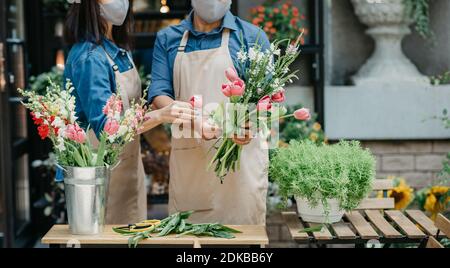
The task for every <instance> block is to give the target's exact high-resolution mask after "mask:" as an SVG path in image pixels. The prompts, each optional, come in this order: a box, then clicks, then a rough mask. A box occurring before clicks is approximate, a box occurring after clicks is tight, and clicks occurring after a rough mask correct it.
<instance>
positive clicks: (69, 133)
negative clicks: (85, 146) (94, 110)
mask: <svg viewBox="0 0 450 268" xmlns="http://www.w3.org/2000/svg"><path fill="white" fill-rule="evenodd" d="M66 137H67V138H69V139H70V140H73V141H74V142H77V143H84V142H85V141H86V133H85V132H84V130H83V129H82V128H81V127H80V126H78V125H77V124H72V125H68V126H67V128H66Z"/></svg>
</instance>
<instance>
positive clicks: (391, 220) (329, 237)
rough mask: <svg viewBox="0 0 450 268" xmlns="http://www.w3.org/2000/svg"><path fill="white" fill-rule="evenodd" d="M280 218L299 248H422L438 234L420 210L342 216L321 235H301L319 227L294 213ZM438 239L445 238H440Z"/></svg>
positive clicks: (324, 229) (325, 228)
mask: <svg viewBox="0 0 450 268" xmlns="http://www.w3.org/2000/svg"><path fill="white" fill-rule="evenodd" d="M282 215H283V218H284V220H285V222H286V225H287V226H288V228H289V232H290V234H291V236H292V238H293V239H294V240H295V241H296V242H297V243H299V244H310V245H311V244H316V245H317V246H319V247H321V246H326V245H327V244H355V246H356V247H364V245H365V244H367V243H368V242H370V241H372V242H373V243H380V244H384V246H385V247H388V246H390V245H391V244H399V243H419V244H420V246H421V247H425V245H426V242H427V240H428V238H429V237H430V236H436V235H437V234H438V228H436V227H435V226H434V223H433V221H432V220H431V219H429V218H428V217H427V216H426V215H425V214H424V213H423V212H422V211H420V210H406V211H405V212H401V211H398V210H362V211H360V210H355V211H352V212H349V213H346V214H345V215H344V218H343V219H342V220H341V221H340V222H338V223H334V224H327V225H326V226H325V227H324V228H322V230H321V231H320V232H313V233H300V232H299V231H300V230H303V229H305V228H308V227H314V226H317V225H318V224H315V223H308V222H304V221H303V220H302V219H301V218H299V217H298V215H297V213H296V212H283V214H282ZM440 234H441V233H439V237H444V235H440Z"/></svg>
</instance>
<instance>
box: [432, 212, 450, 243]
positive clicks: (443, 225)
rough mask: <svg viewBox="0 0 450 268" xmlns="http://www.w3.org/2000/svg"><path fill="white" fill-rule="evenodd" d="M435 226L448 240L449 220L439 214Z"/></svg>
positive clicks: (449, 234)
mask: <svg viewBox="0 0 450 268" xmlns="http://www.w3.org/2000/svg"><path fill="white" fill-rule="evenodd" d="M435 225H436V226H437V228H439V230H441V232H442V233H444V234H445V235H446V236H447V237H448V238H450V220H449V219H447V218H446V217H444V215H442V214H439V215H438V216H437V217H436V221H435Z"/></svg>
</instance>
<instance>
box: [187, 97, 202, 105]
mask: <svg viewBox="0 0 450 268" xmlns="http://www.w3.org/2000/svg"><path fill="white" fill-rule="evenodd" d="M189 102H190V103H191V105H192V107H194V108H202V107H203V98H202V96H199V95H195V96H192V97H191V99H190V100H189Z"/></svg>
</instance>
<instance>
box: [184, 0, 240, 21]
mask: <svg viewBox="0 0 450 268" xmlns="http://www.w3.org/2000/svg"><path fill="white" fill-rule="evenodd" d="M192 7H193V8H194V12H195V14H197V15H198V16H199V17H200V18H201V19H202V20H204V21H206V22H208V23H213V22H216V21H218V20H221V19H222V18H223V17H224V16H225V14H226V13H227V12H228V10H230V7H231V0H192Z"/></svg>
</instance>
